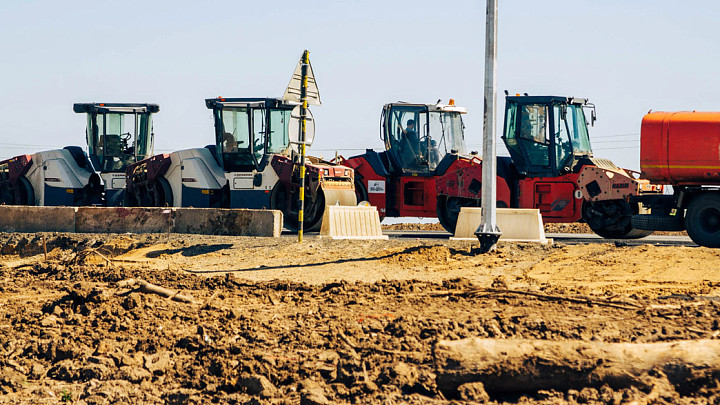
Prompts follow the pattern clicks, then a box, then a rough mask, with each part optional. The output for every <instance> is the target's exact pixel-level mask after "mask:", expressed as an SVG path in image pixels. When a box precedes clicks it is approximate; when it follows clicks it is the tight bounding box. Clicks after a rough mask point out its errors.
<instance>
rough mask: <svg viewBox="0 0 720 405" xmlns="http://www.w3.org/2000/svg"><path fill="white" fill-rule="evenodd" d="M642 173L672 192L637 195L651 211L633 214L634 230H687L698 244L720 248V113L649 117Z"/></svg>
mask: <svg viewBox="0 0 720 405" xmlns="http://www.w3.org/2000/svg"><path fill="white" fill-rule="evenodd" d="M640 170H641V172H642V177H643V178H644V179H647V180H650V181H651V182H653V183H658V184H665V185H669V186H672V191H673V193H672V194H654V195H653V194H650V195H642V196H637V197H633V199H634V200H636V201H637V202H639V203H641V204H642V205H643V206H644V208H646V209H647V210H644V211H641V212H643V214H639V215H634V216H633V218H632V225H633V227H635V228H637V229H645V230H668V231H678V230H686V231H687V233H688V235H689V236H690V238H692V240H693V241H694V242H695V243H697V244H698V245H701V246H707V247H713V248H719V247H720V112H696V111H692V112H690V111H683V112H650V113H648V114H647V115H645V117H644V118H643V120H642V127H641V130H640ZM648 211H649V214H648V213H647V212H648Z"/></svg>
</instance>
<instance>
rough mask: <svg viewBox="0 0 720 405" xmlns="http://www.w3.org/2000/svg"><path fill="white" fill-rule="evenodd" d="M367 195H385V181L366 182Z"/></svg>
mask: <svg viewBox="0 0 720 405" xmlns="http://www.w3.org/2000/svg"><path fill="white" fill-rule="evenodd" d="M368 193H369V194H385V180H370V181H368Z"/></svg>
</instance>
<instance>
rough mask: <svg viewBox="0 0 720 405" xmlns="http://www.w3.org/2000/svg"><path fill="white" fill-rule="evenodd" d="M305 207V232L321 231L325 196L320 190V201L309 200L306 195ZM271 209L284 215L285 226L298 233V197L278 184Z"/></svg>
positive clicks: (271, 202) (271, 197)
mask: <svg viewBox="0 0 720 405" xmlns="http://www.w3.org/2000/svg"><path fill="white" fill-rule="evenodd" d="M305 197H306V199H305V206H304V207H303V217H304V218H303V231H305V232H313V231H317V230H319V229H320V225H321V224H322V216H323V213H324V209H325V196H324V194H323V192H322V190H318V199H317V200H316V201H311V200H309V199H308V198H307V197H308V193H305ZM270 207H271V208H272V209H274V210H280V211H282V213H283V226H284V227H285V228H287V229H289V230H290V231H292V232H297V231H298V229H299V228H300V227H299V226H298V215H299V212H298V209H299V205H298V195H297V193H292V192H289V191H288V190H287V188H286V186H285V185H284V184H283V183H280V182H278V183H277V184H276V185H275V188H273V191H272V194H271V195H270Z"/></svg>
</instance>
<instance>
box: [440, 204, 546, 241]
mask: <svg viewBox="0 0 720 405" xmlns="http://www.w3.org/2000/svg"><path fill="white" fill-rule="evenodd" d="M481 223H482V208H477V207H463V208H461V209H460V215H459V216H458V221H457V225H456V227H455V235H454V236H453V237H451V238H450V240H477V236H475V231H476V230H477V229H478V227H479V226H480V224H481ZM497 224H498V227H499V228H500V231H501V232H502V235H501V236H500V240H501V241H506V242H536V243H541V244H547V243H552V240H551V239H547V238H546V237H545V228H544V227H543V221H542V216H541V215H540V210H537V209H519V208H498V209H497Z"/></svg>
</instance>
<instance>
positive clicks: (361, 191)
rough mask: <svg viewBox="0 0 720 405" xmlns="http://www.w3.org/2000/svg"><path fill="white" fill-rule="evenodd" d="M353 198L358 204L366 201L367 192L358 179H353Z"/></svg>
mask: <svg viewBox="0 0 720 405" xmlns="http://www.w3.org/2000/svg"><path fill="white" fill-rule="evenodd" d="M355 198H356V199H357V202H358V204H359V203H360V202H361V201H368V198H369V197H368V192H367V188H366V187H365V185H364V184H363V181H362V179H361V178H359V177H355Z"/></svg>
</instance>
